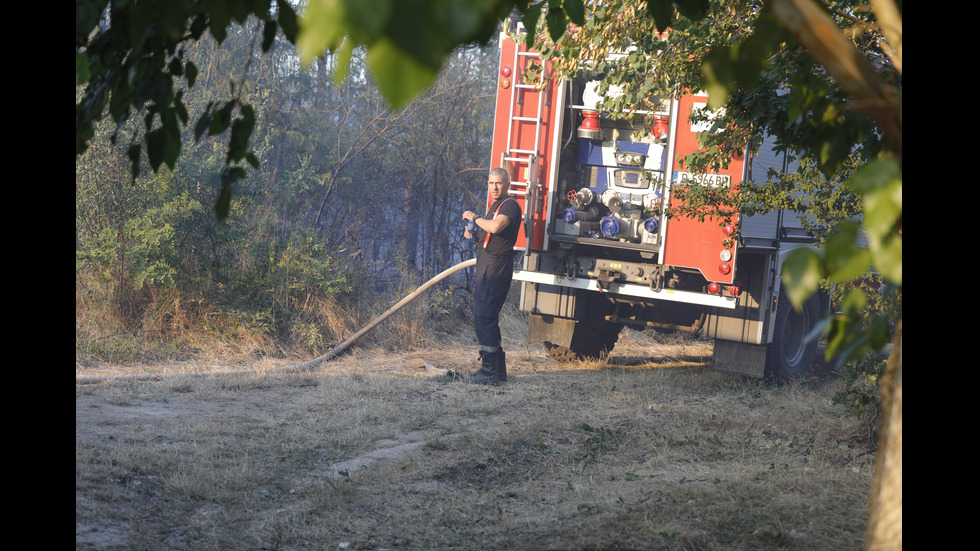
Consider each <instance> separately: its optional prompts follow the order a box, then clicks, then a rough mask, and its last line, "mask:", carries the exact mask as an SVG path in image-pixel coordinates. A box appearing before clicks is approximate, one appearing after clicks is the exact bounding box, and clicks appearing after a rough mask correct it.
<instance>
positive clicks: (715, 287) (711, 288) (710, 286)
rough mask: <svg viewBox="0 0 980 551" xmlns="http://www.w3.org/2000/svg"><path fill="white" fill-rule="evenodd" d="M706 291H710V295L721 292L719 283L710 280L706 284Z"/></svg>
mask: <svg viewBox="0 0 980 551" xmlns="http://www.w3.org/2000/svg"><path fill="white" fill-rule="evenodd" d="M708 292H709V293H711V294H712V295H717V294H718V293H719V292H721V285H719V284H718V283H717V282H714V281H712V282H711V283H709V284H708Z"/></svg>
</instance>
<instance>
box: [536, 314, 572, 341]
mask: <svg viewBox="0 0 980 551" xmlns="http://www.w3.org/2000/svg"><path fill="white" fill-rule="evenodd" d="M574 334H575V320H571V319H567V318H558V317H554V316H545V315H541V314H531V315H530V316H529V321H528V328H527V340H529V341H531V342H545V341H547V342H550V343H551V344H553V345H555V346H564V347H565V348H569V347H571V346H572V336H573V335H574Z"/></svg>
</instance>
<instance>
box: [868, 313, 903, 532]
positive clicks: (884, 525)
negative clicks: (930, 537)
mask: <svg viewBox="0 0 980 551" xmlns="http://www.w3.org/2000/svg"><path fill="white" fill-rule="evenodd" d="M881 409H882V411H883V417H882V423H881V433H880V435H879V437H878V451H877V456H876V458H875V473H874V481H873V482H872V484H871V499H870V502H869V504H868V527H867V531H866V533H865V538H864V548H865V549H866V550H867V551H893V550H894V551H900V550H901V549H902V322H901V321H899V322H898V328H897V329H896V330H895V339H894V340H893V341H892V353H891V356H890V357H889V358H888V367H887V368H886V369H885V375H884V377H883V378H882V380H881Z"/></svg>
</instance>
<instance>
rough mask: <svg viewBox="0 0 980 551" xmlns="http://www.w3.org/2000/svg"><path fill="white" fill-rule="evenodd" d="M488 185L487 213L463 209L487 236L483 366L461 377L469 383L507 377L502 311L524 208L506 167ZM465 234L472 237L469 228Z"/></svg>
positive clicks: (479, 291) (480, 282)
mask: <svg viewBox="0 0 980 551" xmlns="http://www.w3.org/2000/svg"><path fill="white" fill-rule="evenodd" d="M487 189H488V191H489V193H490V198H491V199H492V200H493V202H492V204H491V205H490V209H489V210H488V211H487V213H486V215H485V216H480V215H479V214H477V213H475V212H473V211H469V210H468V211H466V212H464V213H463V219H464V220H466V221H467V222H470V221H472V222H474V223H475V225H476V227H477V228H479V229H481V230H483V232H484V233H485V234H486V236H485V237H484V238H483V240H482V241H479V242H478V244H477V247H476V292H475V299H476V300H475V310H476V312H475V316H474V325H475V326H476V338H477V340H478V341H479V343H480V369H479V370H478V371H477V372H476V373H473V374H471V375H466V376H463V377H462V379H463V380H464V381H466V382H469V383H476V384H488V385H498V384H500V383H503V382H505V381H507V366H506V356H505V354H504V350H503V348H501V347H500V324H499V314H500V309H501V308H502V307H503V305H504V301H505V300H506V299H507V292H508V291H510V282H511V279H512V278H513V275H514V272H513V270H514V244H515V243H516V242H517V232H518V230H519V229H520V226H521V217H522V212H521V205H520V204H519V203H518V202H517V200H515V199H514V198H513V197H511V196H510V195H508V191H509V189H510V174H508V173H507V170H506V169H503V168H495V169H493V170H491V171H490V175H489V176H488V178H487ZM463 236H464V237H466V238H467V239H470V238H471V237H473V235H472V234H471V233H470V231H469V230H468V229H467V230H465V231H464V233H463ZM453 375H455V373H453Z"/></svg>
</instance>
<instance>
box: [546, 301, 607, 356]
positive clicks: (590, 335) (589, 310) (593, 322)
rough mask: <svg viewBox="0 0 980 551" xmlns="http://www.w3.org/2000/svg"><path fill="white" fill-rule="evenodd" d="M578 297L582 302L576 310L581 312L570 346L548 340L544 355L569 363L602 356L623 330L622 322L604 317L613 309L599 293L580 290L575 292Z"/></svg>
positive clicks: (605, 354)
mask: <svg viewBox="0 0 980 551" xmlns="http://www.w3.org/2000/svg"><path fill="white" fill-rule="evenodd" d="M579 300H583V301H584V302H585V304H584V307H583V308H581V309H580V310H579V312H582V314H580V319H577V320H576V323H575V331H574V333H572V342H571V345H570V346H568V347H565V346H559V345H556V344H553V343H551V342H548V341H545V343H544V347H545V350H547V351H548V355H549V356H551V357H552V358H553V359H554V360H556V361H559V362H571V361H576V360H584V359H596V358H602V357H605V356H607V355H608V354H609V352H611V351H612V349H613V347H614V346H616V341H618V340H619V333H620V332H621V331H622V330H623V327H624V326H623V325H622V324H618V323H613V322H611V321H607V320H606V319H605V316H606V315H607V314H611V313H612V312H613V310H614V309H613V307H612V304H611V303H609V302H608V301H605V300H604V299H602V298H601V297H600V295H598V294H597V293H583V294H580V295H579Z"/></svg>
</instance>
